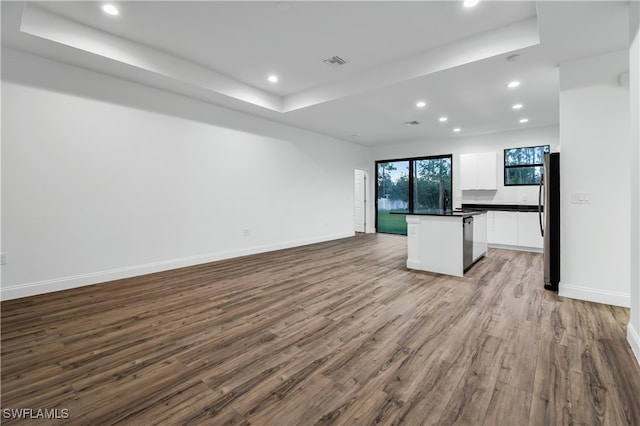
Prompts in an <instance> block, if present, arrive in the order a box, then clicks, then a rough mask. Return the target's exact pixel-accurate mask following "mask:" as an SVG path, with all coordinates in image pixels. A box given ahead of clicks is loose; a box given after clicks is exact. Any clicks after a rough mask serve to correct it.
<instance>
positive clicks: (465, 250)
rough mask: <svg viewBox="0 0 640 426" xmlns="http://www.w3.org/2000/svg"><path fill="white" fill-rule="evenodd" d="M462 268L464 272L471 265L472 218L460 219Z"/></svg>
mask: <svg viewBox="0 0 640 426" xmlns="http://www.w3.org/2000/svg"><path fill="white" fill-rule="evenodd" d="M462 235H463V242H462V266H463V269H464V270H465V271H466V270H467V269H469V267H470V266H471V264H472V263H473V216H467V217H464V218H462Z"/></svg>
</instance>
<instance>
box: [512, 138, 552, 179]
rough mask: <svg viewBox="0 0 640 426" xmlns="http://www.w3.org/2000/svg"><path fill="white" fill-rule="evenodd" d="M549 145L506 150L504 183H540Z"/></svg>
mask: <svg viewBox="0 0 640 426" xmlns="http://www.w3.org/2000/svg"><path fill="white" fill-rule="evenodd" d="M547 152H549V145H542V146H530V147H526V148H509V149H505V150H504V185H505V186H512V185H539V184H540V177H541V176H542V170H543V165H542V161H543V160H542V159H543V158H544V154H545V153H547Z"/></svg>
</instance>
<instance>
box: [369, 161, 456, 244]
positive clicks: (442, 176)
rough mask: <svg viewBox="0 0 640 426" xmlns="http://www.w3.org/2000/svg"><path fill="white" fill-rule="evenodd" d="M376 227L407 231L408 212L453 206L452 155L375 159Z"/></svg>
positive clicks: (394, 231) (385, 231) (384, 229)
mask: <svg viewBox="0 0 640 426" xmlns="http://www.w3.org/2000/svg"><path fill="white" fill-rule="evenodd" d="M376 180H377V187H376V229H377V231H378V232H384V233H389V234H403V235H407V222H406V215H404V214H402V213H403V212H405V213H408V212H410V211H413V212H416V213H428V212H435V211H441V210H451V206H452V197H451V155H443V156H437V157H421V158H409V159H403V160H385V161H377V162H376Z"/></svg>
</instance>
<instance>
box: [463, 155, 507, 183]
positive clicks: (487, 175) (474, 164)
mask: <svg viewBox="0 0 640 426" xmlns="http://www.w3.org/2000/svg"><path fill="white" fill-rule="evenodd" d="M497 177H498V173H497V171H496V153H495V152H481V153H477V154H460V189H462V190H468V189H498V183H497Z"/></svg>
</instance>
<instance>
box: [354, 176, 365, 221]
mask: <svg viewBox="0 0 640 426" xmlns="http://www.w3.org/2000/svg"><path fill="white" fill-rule="evenodd" d="M366 187H367V186H366V176H365V174H364V170H356V171H355V173H354V185H353V188H354V194H353V200H354V206H353V223H354V230H355V231H356V232H365V227H366V213H365V205H366Z"/></svg>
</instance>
